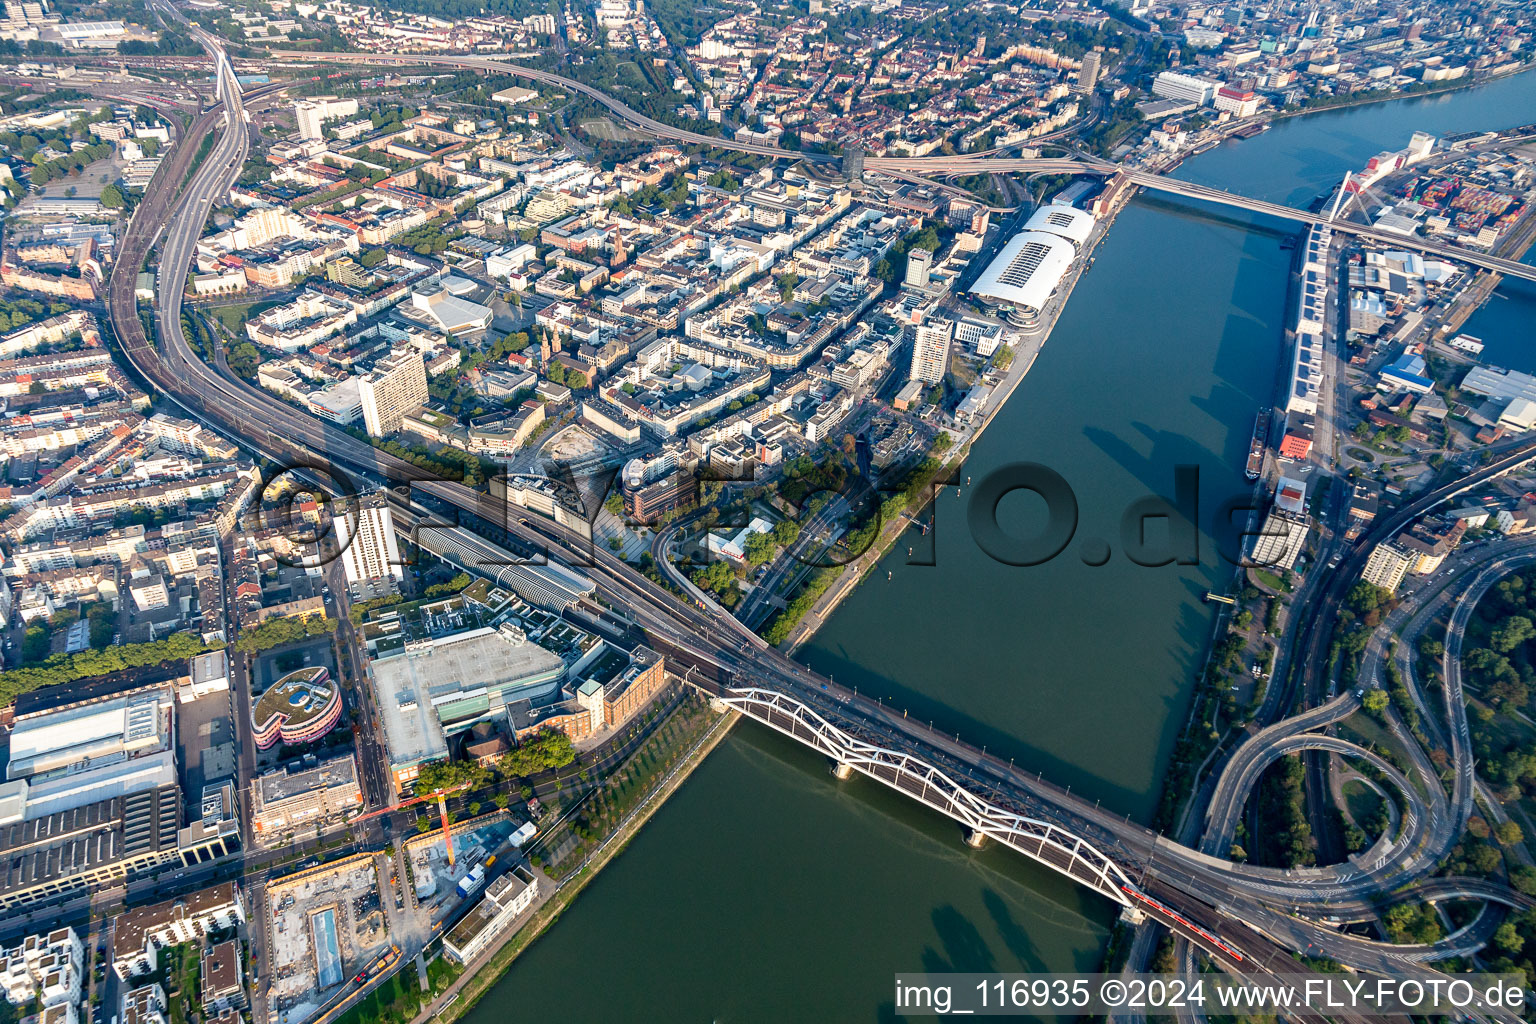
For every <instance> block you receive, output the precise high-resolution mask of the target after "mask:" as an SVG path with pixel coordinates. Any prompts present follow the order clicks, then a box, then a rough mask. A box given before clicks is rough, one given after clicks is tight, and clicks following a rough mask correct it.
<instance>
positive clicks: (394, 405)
mask: <svg viewBox="0 0 1536 1024" xmlns="http://www.w3.org/2000/svg"><path fill="white" fill-rule="evenodd" d="M357 391H358V397H359V399H360V400H361V402H362V407H363V426H364V427H366V428H367V430H368V433H369V434H370V435H372V436H373V437H385V436H387V435H389V434H393V433H394V432H395V431H397V430H399V429H400V424H401V422H402V421H403V420H404V419H405V417H406V416H409V415H410V414H411V413H414V412H416V411H418V410H420V409H421V408H422V406H424V405H426V404H427V369H426V363H425V362H424V361H423V359H422V354H421V350H420V349H418V348H415V347H413V346H410V345H402V346H400V347H398V348H396V349H395V350H394V351H392V352H391V353H390V354H389V355H388V356H387V357H386V358H384V359H381V360H380V361H378V362H377V363H375V364H374V365H373V368H372V369H370V370H369V371H368V372H366V373H364V374H363V375H362V376H360V377H358V378H357Z"/></svg>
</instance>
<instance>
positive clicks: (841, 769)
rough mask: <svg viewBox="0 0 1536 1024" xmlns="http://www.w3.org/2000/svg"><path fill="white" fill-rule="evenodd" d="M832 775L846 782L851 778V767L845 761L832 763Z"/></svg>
mask: <svg viewBox="0 0 1536 1024" xmlns="http://www.w3.org/2000/svg"><path fill="white" fill-rule="evenodd" d="M832 774H833V775H835V776H837V778H838V779H839V780H840V781H843V782H847V781H848V780H849V779H851V778H853V765H851V764H849V763H847V762H846V761H833V762H832Z"/></svg>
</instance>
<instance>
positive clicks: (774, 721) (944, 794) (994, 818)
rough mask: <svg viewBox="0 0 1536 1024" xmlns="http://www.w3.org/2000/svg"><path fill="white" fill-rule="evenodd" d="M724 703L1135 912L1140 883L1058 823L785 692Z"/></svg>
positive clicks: (741, 692) (733, 696) (758, 692)
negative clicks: (849, 727)
mask: <svg viewBox="0 0 1536 1024" xmlns="http://www.w3.org/2000/svg"><path fill="white" fill-rule="evenodd" d="M710 695H711V697H712V698H713V699H714V700H716V701H718V702H719V703H721V704H723V705H725V706H727V707H729V708H731V709H733V710H735V711H738V712H740V713H741V714H743V715H746V716H747V717H748V718H751V719H752V720H753V721H755V722H760V723H762V724H763V725H766V726H768V727H769V728H770V729H774V730H776V731H778V732H781V733H783V734H784V735H786V736H788V737H790V738H791V739H795V740H798V741H800V742H801V743H804V744H806V745H807V746H809V747H812V748H813V749H815V750H817V751H820V752H821V753H822V754H825V755H826V756H827V757H829V758H831V759H832V760H833V761H834V762H836V764H837V767H838V772H839V775H840V776H841V775H844V774H845V773H848V772H858V773H859V774H861V775H866V776H868V777H869V778H871V779H874V780H875V781H877V782H881V783H884V784H885V785H887V786H889V787H890V788H892V789H894V790H897V791H898V792H900V793H902V794H904V795H906V796H909V797H911V798H912V799H914V800H916V801H917V802H918V803H921V804H924V805H925V806H927V807H931V808H932V809H933V810H935V811H938V812H939V813H940V814H944V815H946V816H948V817H950V818H953V819H954V820H955V821H958V822H959V823H960V824H961V825H964V826H965V827H966V829H968V830H969V833H970V835H971V836H973V837H975V836H986V837H987V838H989V839H992V840H994V841H996V842H998V843H1001V844H1003V845H1004V846H1007V847H1008V848H1009V849H1011V850H1016V851H1017V852H1019V853H1022V854H1023V855H1024V856H1026V857H1029V858H1030V859H1032V860H1035V861H1038V862H1040V863H1041V864H1044V865H1045V866H1046V867H1048V868H1051V869H1052V870H1054V871H1058V872H1060V873H1061V874H1064V875H1066V876H1067V877H1068V878H1070V879H1072V880H1073V881H1074V882H1078V883H1081V884H1083V885H1086V886H1088V887H1089V888H1091V889H1094V890H1096V891H1097V892H1099V893H1102V894H1103V895H1105V896H1108V897H1109V898H1110V899H1112V900H1114V901H1115V902H1116V903H1119V904H1122V905H1124V906H1127V907H1130V906H1134V904H1133V903H1132V901H1131V898H1130V894H1131V893H1133V892H1135V891H1136V887H1135V885H1134V883H1132V881H1131V879H1130V878H1129V877H1128V876H1127V875H1126V873H1125V872H1124V871H1122V870H1121V869H1120V866H1119V865H1118V864H1116V863H1115V862H1114V861H1113V860H1112V859H1110V858H1109V857H1108V856H1106V855H1105V854H1104V853H1102V852H1101V851H1100V850H1099V849H1098V848H1096V847H1095V846H1093V845H1092V844H1091V843H1089V842H1087V841H1086V840H1084V839H1083V838H1082V837H1081V836H1078V835H1075V834H1074V833H1072V832H1070V831H1068V830H1066V829H1064V828H1062V827H1061V826H1060V825H1057V824H1055V823H1053V822H1049V821H1043V820H1041V819H1038V818H1029V817H1025V816H1024V815H1021V814H1018V813H1016V812H1014V811H1010V810H1007V809H1006V808H1003V807H999V806H998V805H996V804H994V803H991V802H990V801H988V800H985V799H983V798H982V797H979V796H977V795H976V794H975V793H973V792H971V791H970V790H969V789H967V788H966V787H965V786H963V785H961V784H960V783H959V782H957V781H956V780H955V779H953V778H951V777H950V776H949V775H947V774H946V773H944V772H943V771H941V770H939V769H938V768H936V767H934V766H933V765H931V764H929V763H928V762H927V761H924V760H923V759H922V758H920V757H917V756H915V755H913V754H909V753H907V752H905V751H901V750H895V749H892V748H889V747H882V746H878V745H876V744H873V743H870V742H868V741H866V740H861V739H859V738H858V737H856V736H853V735H851V734H850V733H848V732H847V731H845V730H843V729H841V728H839V727H838V726H836V725H833V724H832V723H831V722H829V721H827V719H825V718H824V717H822V716H821V715H820V714H819V713H817V712H816V711H815V709H813V708H811V707H810V706H809V705H807V704H805V703H803V702H802V701H800V700H798V699H797V698H795V697H793V696H790V695H789V694H787V693H783V692H781V691H779V690H770V689H764V688H761V687H745V688H741V689H722V690H720V691H718V692H714V691H710Z"/></svg>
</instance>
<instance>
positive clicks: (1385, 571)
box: [1360, 541, 1418, 594]
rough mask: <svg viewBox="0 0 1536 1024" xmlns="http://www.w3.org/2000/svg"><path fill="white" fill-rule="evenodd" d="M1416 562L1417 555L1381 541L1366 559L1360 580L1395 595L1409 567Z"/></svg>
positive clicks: (1390, 542) (1389, 542) (1391, 543)
mask: <svg viewBox="0 0 1536 1024" xmlns="http://www.w3.org/2000/svg"><path fill="white" fill-rule="evenodd" d="M1417 561H1418V556H1417V555H1411V554H1409V553H1408V552H1406V551H1404V550H1403V549H1402V548H1400V547H1398V546H1397V545H1396V544H1394V543H1393V542H1392V541H1382V542H1381V543H1380V544H1377V545H1376V547H1375V549H1374V550H1372V551H1371V557H1370V558H1368V559H1366V563H1365V571H1364V572H1362V573H1361V574H1360V578H1361V579H1362V580H1364V581H1365V582H1367V583H1373V584H1375V585H1376V586H1378V587H1380V588H1381V589H1382V590H1385V591H1387V592H1388V593H1394V594H1395V593H1396V592H1397V588H1398V586H1399V585H1400V584H1401V583H1402V582H1403V577H1404V576H1405V575H1407V573H1408V569H1409V567H1410V566H1412V565H1413V564H1414V563H1416V562H1417Z"/></svg>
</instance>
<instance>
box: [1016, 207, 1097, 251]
mask: <svg viewBox="0 0 1536 1024" xmlns="http://www.w3.org/2000/svg"><path fill="white" fill-rule="evenodd" d="M1093 223H1094V222H1093V214H1091V213H1086V212H1084V211H1083V210H1079V209H1078V208H1077V207H1075V206H1065V205H1059V204H1057V205H1051V206H1042V207H1040V209H1038V210H1036V211H1035V213H1034V216H1032V217H1030V218H1029V223H1027V224H1025V225H1024V230H1025V231H1046V232H1049V233H1050V234H1053V235H1060V236H1061V237H1063V238H1065V239H1067V240H1068V241H1070V242H1071V243H1072V246H1073V248H1075V249H1078V250H1081V249H1082V247H1083V243H1084V242H1086V241H1088V237H1089V236H1090V235H1092V234H1093Z"/></svg>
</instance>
